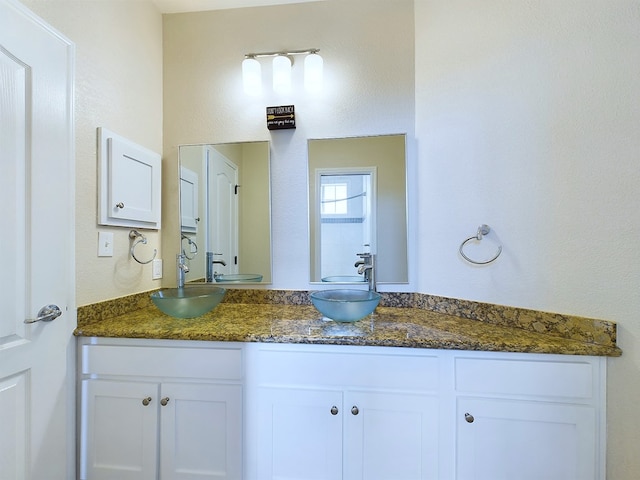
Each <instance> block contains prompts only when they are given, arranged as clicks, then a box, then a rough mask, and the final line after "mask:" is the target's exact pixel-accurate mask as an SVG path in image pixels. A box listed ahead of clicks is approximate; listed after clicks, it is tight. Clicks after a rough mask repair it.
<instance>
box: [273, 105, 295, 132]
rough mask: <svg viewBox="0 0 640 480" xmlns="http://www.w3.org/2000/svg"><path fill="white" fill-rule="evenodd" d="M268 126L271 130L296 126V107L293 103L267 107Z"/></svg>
mask: <svg viewBox="0 0 640 480" xmlns="http://www.w3.org/2000/svg"><path fill="white" fill-rule="evenodd" d="M267 128H268V129H269V130H283V129H285V128H296V112H295V107H294V106H293V105H282V106H280V107H267Z"/></svg>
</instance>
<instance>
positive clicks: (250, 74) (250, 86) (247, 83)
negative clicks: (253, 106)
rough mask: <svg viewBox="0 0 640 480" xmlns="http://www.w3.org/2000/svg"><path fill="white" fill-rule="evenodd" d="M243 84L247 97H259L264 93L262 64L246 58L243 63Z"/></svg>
mask: <svg viewBox="0 0 640 480" xmlns="http://www.w3.org/2000/svg"><path fill="white" fill-rule="evenodd" d="M242 84H243V85H244V93H246V94H247V95H258V94H259V93H260V92H261V91H262V74H261V72H260V62H258V60H256V59H255V58H245V59H244V60H243V61H242Z"/></svg>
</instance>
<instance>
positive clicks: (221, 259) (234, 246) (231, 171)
mask: <svg viewBox="0 0 640 480" xmlns="http://www.w3.org/2000/svg"><path fill="white" fill-rule="evenodd" d="M209 165H210V168H209V185H210V186H213V188H212V189H210V192H209V200H208V202H209V204H208V210H209V218H210V220H211V221H210V222H209V235H208V242H207V255H208V256H209V258H210V263H209V264H207V267H208V269H209V270H208V271H207V281H209V282H210V281H213V280H214V278H215V277H216V276H217V275H218V274H228V273H238V195H237V191H238V166H237V165H236V164H235V163H233V162H232V161H231V160H229V159H228V158H227V157H225V156H224V155H223V154H222V153H220V152H219V151H218V150H216V149H215V148H214V149H212V150H211V157H210V162H209Z"/></svg>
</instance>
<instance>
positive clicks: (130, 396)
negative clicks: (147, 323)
mask: <svg viewBox="0 0 640 480" xmlns="http://www.w3.org/2000/svg"><path fill="white" fill-rule="evenodd" d="M78 351H79V358H80V365H81V367H80V369H79V371H80V382H81V386H82V388H81V394H80V406H81V408H80V418H79V425H80V436H79V438H80V478H81V480H100V479H107V478H108V479H118V480H129V479H136V480H137V479H160V480H164V479H171V480H182V479H189V480H194V479H198V480H199V479H234V480H240V479H243V480H276V479H277V480H513V479H518V480H542V479H544V480H604V478H605V473H604V472H605V451H606V448H605V438H606V394H605V392H606V357H592V356H572V355H549V354H527V353H500V352H478V351H458V350H427V349H420V348H394V347H369V346H347V345H305V344H286V343H245V344H236V343H231V342H229V343H227V342H196V341H172V340H165V341H160V340H127V339H107V338H98V339H96V338H81V339H80V340H79V350H78Z"/></svg>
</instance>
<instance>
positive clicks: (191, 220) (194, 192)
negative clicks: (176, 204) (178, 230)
mask: <svg viewBox="0 0 640 480" xmlns="http://www.w3.org/2000/svg"><path fill="white" fill-rule="evenodd" d="M180 218H181V223H182V231H183V232H185V233H197V232H198V222H199V221H200V215H199V214H198V174H197V173H196V172H194V171H193V170H189V169H188V168H185V167H180Z"/></svg>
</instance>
